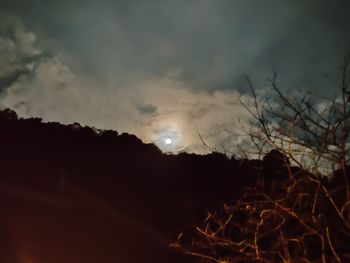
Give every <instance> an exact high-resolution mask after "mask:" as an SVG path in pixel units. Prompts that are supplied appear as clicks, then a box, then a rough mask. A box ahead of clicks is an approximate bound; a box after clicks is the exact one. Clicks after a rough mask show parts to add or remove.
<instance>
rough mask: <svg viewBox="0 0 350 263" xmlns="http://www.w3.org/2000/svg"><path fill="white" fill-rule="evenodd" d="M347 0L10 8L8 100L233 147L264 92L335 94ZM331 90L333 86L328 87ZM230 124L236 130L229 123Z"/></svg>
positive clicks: (65, 116) (194, 0) (2, 74)
mask: <svg viewBox="0 0 350 263" xmlns="http://www.w3.org/2000/svg"><path fill="white" fill-rule="evenodd" d="M349 10H350V2H349V1H347V0H334V1H324V0H304V1H302V0H300V1H299V0H295V1H291V0H290V1H277V0H275V1H274V0H264V1H259V0H255V1H252V0H211V1H210V0H177V1H170V0H152V1H136V0H128V1H126V0H125V1H119V0H115V1H112V0H110V1H109V0H99V1H82V0H77V1H71V0H69V1H68V0H61V1H38V0H31V1H19V0H11V1H10V0H1V3H0V92H1V93H0V106H1V108H6V107H9V108H12V109H13V110H15V111H16V112H17V113H18V114H19V116H21V117H33V116H35V117H42V118H43V119H44V120H45V121H59V122H62V123H73V122H79V123H82V124H84V125H85V124H86V125H90V126H95V127H97V128H103V129H110V128H112V129H116V130H118V131H119V132H128V133H132V134H136V135H137V136H139V137H140V138H141V139H142V140H143V141H144V142H155V143H156V144H157V145H158V146H159V147H160V148H161V149H162V150H163V151H171V152H178V151H187V152H197V153H200V152H205V151H207V150H208V149H206V147H205V146H204V145H203V142H202V141H201V139H200V138H199V136H198V133H200V134H201V135H202V137H203V138H205V140H206V141H208V143H210V144H211V145H213V146H215V147H216V146H218V147H220V145H225V147H226V148H227V149H228V150H229V151H232V152H234V151H235V144H237V143H239V142H240V139H239V138H240V137H234V139H233V134H237V133H240V130H239V129H238V128H235V127H236V126H235V125H234V123H236V122H237V121H238V120H239V119H240V121H241V122H242V123H243V124H244V123H247V122H248V120H249V116H248V115H247V113H246V111H245V110H244V109H243V108H242V106H241V105H240V104H239V98H243V100H246V101H249V93H248V86H247V84H246V82H245V76H250V77H251V78H252V80H253V81H254V83H255V84H256V87H257V89H260V92H259V94H260V96H262V97H264V96H269V88H268V86H267V85H266V83H267V82H266V80H267V79H268V78H269V77H270V76H271V74H272V72H277V74H278V79H279V84H280V87H281V89H283V90H292V91H298V90H300V91H304V92H305V91H312V92H313V94H315V96H316V95H324V94H326V93H329V91H330V87H333V86H332V85H333V84H332V83H331V81H330V80H329V78H327V77H326V76H325V74H330V75H331V76H334V77H335V78H336V77H337V70H338V66H339V64H341V62H342V59H343V56H344V54H345V53H346V52H347V51H349V50H350V33H349ZM330 93H332V90H331V91H330ZM227 127H229V130H228V128H227Z"/></svg>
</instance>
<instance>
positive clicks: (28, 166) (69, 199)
mask: <svg viewBox="0 0 350 263" xmlns="http://www.w3.org/2000/svg"><path fill="white" fill-rule="evenodd" d="M0 146H1V151H0V167H1V170H0V215H1V216H0V262H6V263H22V262H33V263H34V262H35V263H36V262H39V263H40V262H47V263H62V262H65V263H73V262H74V263H76V262H84V263H90V262H91V263H92V262H96V263H97V262H99V263H100V262H101V263H102V262H106V263H109V262H123V263H128V262H153V263H157V262H162V263H164V262H170V263H171V262H332V261H333V262H338V261H339V262H340V261H342V262H349V261H350V257H349V256H350V246H349V244H350V234H349V233H350V231H349V229H350V228H349V225H350V206H349V203H346V202H345V201H346V200H347V199H346V198H347V197H346V194H344V193H346V191H344V187H345V184H344V176H342V175H338V174H335V175H334V178H333V179H332V180H328V179H325V178H324V179H321V178H319V177H315V176H313V175H312V174H309V173H306V172H304V171H303V170H302V169H300V168H296V167H291V166H290V165H289V163H288V161H287V160H286V156H285V155H283V154H281V153H280V152H278V151H272V152H270V153H269V154H268V155H266V156H265V158H264V159H263V160H262V161H258V160H235V159H234V158H232V159H228V158H227V157H226V156H225V155H223V154H219V153H213V154H210V155H204V156H199V155H194V154H185V153H183V154H179V155H165V154H162V153H161V152H160V151H159V150H158V148H156V147H155V146H154V145H151V144H143V143H142V142H141V141H140V140H139V139H138V138H136V137H135V136H132V135H129V134H121V135H119V134H118V133H117V132H115V131H98V130H96V129H92V128H89V127H81V126H80V125H79V124H73V125H61V124H58V123H43V122H42V121H41V120H40V119H38V118H33V119H18V118H17V115H16V113H15V112H13V111H10V110H4V111H2V112H0ZM223 204H225V205H224V206H223ZM212 211H217V212H212ZM204 218H206V220H205V222H203V219H204ZM195 226H198V227H197V228H195ZM180 232H182V233H183V234H182V235H180V237H179V239H178V241H176V242H173V241H174V240H176V238H177V237H178V234H179V233H180ZM171 243H172V245H171V246H170V244H171ZM188 254H189V255H190V256H188ZM298 260H299V261H298Z"/></svg>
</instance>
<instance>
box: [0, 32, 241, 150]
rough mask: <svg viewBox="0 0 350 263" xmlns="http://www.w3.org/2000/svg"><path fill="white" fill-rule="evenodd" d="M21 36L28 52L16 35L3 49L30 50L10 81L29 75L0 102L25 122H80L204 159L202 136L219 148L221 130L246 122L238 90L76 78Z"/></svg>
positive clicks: (160, 80)
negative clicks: (35, 119)
mask: <svg viewBox="0 0 350 263" xmlns="http://www.w3.org/2000/svg"><path fill="white" fill-rule="evenodd" d="M22 33H23V34H24V36H30V39H32V41H31V42H30V45H29V46H28V43H27V44H26V43H22V42H23V41H24V42H25V41H27V39H26V38H23V37H22V38H16V37H14V36H12V35H11V36H8V37H7V38H3V42H2V43H12V44H11V45H12V49H8V56H9V57H11V56H13V57H16V55H17V54H26V51H28V50H31V52H29V54H28V55H30V56H32V57H31V58H32V59H30V60H23V59H19V60H18V61H17V60H11V61H13V65H10V66H9V67H8V72H9V73H8V75H11V74H13V72H16V70H17V69H26V70H25V72H23V74H19V76H18V77H17V78H14V79H13V81H12V82H9V83H8V85H6V87H4V91H3V93H2V95H1V98H0V104H1V106H2V107H9V108H12V109H14V110H16V111H17V113H18V114H19V115H20V116H22V117H32V116H38V117H42V118H44V120H47V121H60V122H63V123H73V122H75V121H79V122H81V123H83V124H88V125H93V126H96V127H98V128H108V129H109V128H112V129H116V130H118V131H119V132H129V133H133V134H136V135H138V136H139V137H140V138H141V139H143V140H144V141H145V142H155V143H156V144H157V145H158V146H159V147H160V148H162V149H163V150H165V151H171V152H178V151H189V152H199V153H200V152H207V151H208V149H206V148H205V147H204V145H203V142H202V141H201V139H200V136H199V134H198V133H200V134H201V136H202V137H203V138H205V139H206V140H208V143H210V144H211V143H212V144H213V145H215V144H217V142H219V141H220V140H221V139H220V133H221V131H220V129H221V126H222V125H224V124H228V123H230V122H232V121H233V120H237V119H238V118H244V116H246V113H245V112H244V110H243V108H242V107H241V106H240V105H239V103H238V100H239V98H240V94H239V92H238V91H236V90H226V91H222V90H217V91H214V92H211V93H210V92H208V91H206V90H199V91H195V90H194V89H193V88H191V87H190V86H189V85H188V84H187V83H185V82H184V81H181V80H178V79H174V78H173V75H172V74H169V76H166V77H150V76H148V77H139V78H135V79H134V80H133V81H132V82H129V83H128V85H120V86H116V85H111V84H106V83H103V82H99V81H97V80H96V79H91V78H89V76H87V75H84V74H80V73H77V72H74V70H73V69H72V68H71V67H70V66H69V65H68V63H67V62H66V61H69V59H67V58H65V57H60V56H51V57H50V56H42V57H41V56H37V55H38V54H41V53H42V51H41V50H40V49H38V48H36V43H35V35H34V34H33V33H31V32H26V31H22ZM4 46H5V45H4V44H2V46H0V48H2V49H4ZM23 56H25V55H23ZM2 62H3V61H2ZM2 66H5V65H2ZM10 69H12V72H11V70H10ZM164 136H165V137H169V136H170V137H171V139H172V140H173V143H172V145H169V146H168V147H167V148H164V147H163V146H165V145H163V144H162V139H163V138H165V137H164Z"/></svg>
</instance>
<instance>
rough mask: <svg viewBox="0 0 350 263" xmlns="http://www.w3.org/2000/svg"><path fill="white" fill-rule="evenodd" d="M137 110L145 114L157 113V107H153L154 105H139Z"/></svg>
mask: <svg viewBox="0 0 350 263" xmlns="http://www.w3.org/2000/svg"><path fill="white" fill-rule="evenodd" d="M137 110H138V111H139V112H141V113H144V114H153V113H156V112H157V107H155V106H153V105H152V104H143V105H138V106H137Z"/></svg>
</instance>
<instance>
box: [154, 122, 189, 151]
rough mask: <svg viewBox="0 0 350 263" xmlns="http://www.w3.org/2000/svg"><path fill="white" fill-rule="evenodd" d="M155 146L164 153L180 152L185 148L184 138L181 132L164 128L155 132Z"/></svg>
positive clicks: (171, 128) (172, 128)
mask: <svg viewBox="0 0 350 263" xmlns="http://www.w3.org/2000/svg"><path fill="white" fill-rule="evenodd" d="M154 137H155V138H154V140H153V142H154V144H155V145H157V146H158V147H159V149H161V150H162V151H163V152H166V153H167V152H169V153H170V152H171V153H175V152H179V151H181V149H182V148H183V137H182V135H181V132H180V130H178V129H176V128H174V127H163V128H160V129H158V130H156V131H155V133H154Z"/></svg>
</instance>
